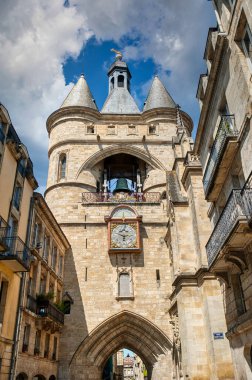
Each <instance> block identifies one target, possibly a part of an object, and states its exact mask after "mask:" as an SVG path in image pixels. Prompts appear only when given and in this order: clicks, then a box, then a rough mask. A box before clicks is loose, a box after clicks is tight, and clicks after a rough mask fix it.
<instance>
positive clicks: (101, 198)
mask: <svg viewBox="0 0 252 380" xmlns="http://www.w3.org/2000/svg"><path fill="white" fill-rule="evenodd" d="M160 201H161V194H160V193H158V192H156V193H124V194H120V193H117V194H112V193H102V192H101V193H89V192H85V193H82V203H122V202H123V203H160Z"/></svg>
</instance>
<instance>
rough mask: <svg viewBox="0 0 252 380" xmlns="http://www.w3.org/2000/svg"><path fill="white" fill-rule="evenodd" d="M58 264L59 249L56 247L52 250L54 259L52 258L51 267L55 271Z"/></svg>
mask: <svg viewBox="0 0 252 380" xmlns="http://www.w3.org/2000/svg"><path fill="white" fill-rule="evenodd" d="M56 262H57V247H56V246H54V247H53V249H52V257H51V266H52V268H53V270H55V268H56Z"/></svg>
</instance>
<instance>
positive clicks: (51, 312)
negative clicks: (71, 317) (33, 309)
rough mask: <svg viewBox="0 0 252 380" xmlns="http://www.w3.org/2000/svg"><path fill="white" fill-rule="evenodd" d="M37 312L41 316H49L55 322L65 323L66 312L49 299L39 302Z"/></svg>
mask: <svg viewBox="0 0 252 380" xmlns="http://www.w3.org/2000/svg"><path fill="white" fill-rule="evenodd" d="M37 314H38V315H39V316H40V317H49V318H51V319H53V320H54V321H55V322H58V323H61V324H64V313H63V312H62V311H60V310H59V309H58V308H57V307H56V306H54V305H53V304H52V303H51V302H50V301H48V300H46V301H42V302H37Z"/></svg>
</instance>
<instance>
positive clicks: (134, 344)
mask: <svg viewBox="0 0 252 380" xmlns="http://www.w3.org/2000/svg"><path fill="white" fill-rule="evenodd" d="M121 348H128V349H130V350H131V351H133V352H135V353H136V354H137V355H138V356H139V357H140V358H141V359H142V360H143V362H144V364H145V366H146V368H147V371H148V380H157V379H161V378H162V379H163V380H168V379H170V376H171V369H172V364H171V363H172V359H171V349H172V344H171V341H170V339H169V338H168V337H167V335H166V334H165V333H163V332H162V331H161V330H160V329H159V328H158V327H157V326H155V325H154V324H153V323H152V322H150V321H149V320H147V319H146V318H143V317H142V316H140V315H137V314H135V313H132V312H129V311H123V312H120V313H118V314H116V315H114V316H112V317H110V318H108V319H107V320H105V321H104V322H103V323H101V324H100V325H99V326H98V327H97V328H96V329H95V330H93V331H92V332H91V333H90V334H89V335H88V336H87V337H86V338H85V339H84V340H83V341H82V343H81V344H80V346H79V347H78V349H77V350H76V352H75V354H74V356H73V358H72V360H71V363H70V374H71V378H73V379H75V380H79V379H83V380H91V379H92V380H102V373H103V369H104V366H105V364H106V362H107V360H108V358H109V357H111V356H112V355H113V354H114V353H116V352H117V351H118V350H120V349H121Z"/></svg>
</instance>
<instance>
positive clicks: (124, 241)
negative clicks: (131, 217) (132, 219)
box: [111, 224, 137, 248]
mask: <svg viewBox="0 0 252 380" xmlns="http://www.w3.org/2000/svg"><path fill="white" fill-rule="evenodd" d="M136 240H137V233H136V229H135V228H134V227H133V226H132V225H130V224H117V225H115V227H114V228H113V230H112V232H111V246H112V248H135V247H136Z"/></svg>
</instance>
